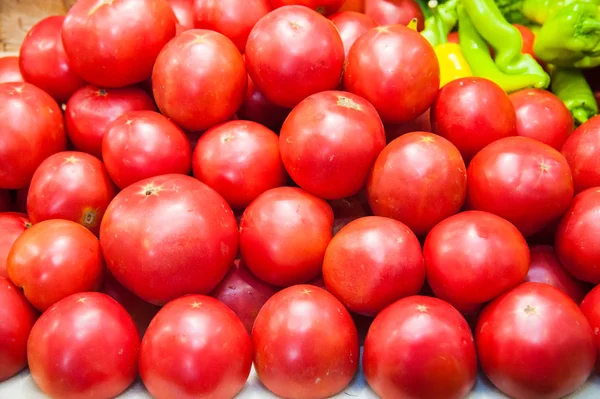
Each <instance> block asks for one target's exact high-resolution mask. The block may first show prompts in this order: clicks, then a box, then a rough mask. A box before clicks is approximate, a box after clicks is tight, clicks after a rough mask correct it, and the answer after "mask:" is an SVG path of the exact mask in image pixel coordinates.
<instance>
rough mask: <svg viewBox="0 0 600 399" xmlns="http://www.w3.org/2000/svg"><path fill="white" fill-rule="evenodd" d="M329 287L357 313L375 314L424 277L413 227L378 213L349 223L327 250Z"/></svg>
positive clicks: (411, 290)
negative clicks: (411, 229) (411, 228)
mask: <svg viewBox="0 0 600 399" xmlns="http://www.w3.org/2000/svg"><path fill="white" fill-rule="evenodd" d="M323 280H324V281H325V286H326V287H327V291H329V292H331V293H332V294H333V295H335V296H336V298H338V299H339V300H340V301H342V303H343V304H344V305H346V307H347V308H348V309H349V310H350V311H352V312H356V313H360V314H365V315H368V316H375V315H376V314H377V313H379V312H380V311H381V310H383V308H385V307H386V306H388V305H390V304H392V303H393V302H395V301H397V300H398V299H400V298H403V297H406V296H409V295H415V294H417V293H418V292H419V291H420V290H421V287H423V283H424V282H425V263H424V261H423V254H422V252H421V244H420V243H419V240H418V239H417V237H416V236H415V235H414V234H413V232H412V231H410V229H409V228H408V227H407V226H406V225H404V224H402V223H400V222H398V221H396V220H394V219H388V218H384V217H379V216H370V217H363V218H360V219H357V220H354V221H353V222H350V223H349V224H348V225H346V226H345V227H344V228H343V229H342V230H340V232H339V233H338V234H336V235H335V237H333V239H332V240H331V243H330V244H329V246H328V247H327V250H326V251H325V259H324V261H323Z"/></svg>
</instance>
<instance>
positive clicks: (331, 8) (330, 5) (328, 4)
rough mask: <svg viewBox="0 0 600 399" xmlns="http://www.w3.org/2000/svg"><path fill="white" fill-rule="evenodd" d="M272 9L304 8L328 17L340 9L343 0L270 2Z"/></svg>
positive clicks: (286, 0)
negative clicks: (295, 6) (296, 6)
mask: <svg viewBox="0 0 600 399" xmlns="http://www.w3.org/2000/svg"><path fill="white" fill-rule="evenodd" d="M270 1H271V5H272V6H273V8H279V7H283V6H293V5H298V6H305V7H308V8H312V9H313V10H315V11H317V12H318V13H319V14H323V15H329V14H333V13H334V12H336V11H337V10H339V9H340V7H341V6H342V4H344V0H270Z"/></svg>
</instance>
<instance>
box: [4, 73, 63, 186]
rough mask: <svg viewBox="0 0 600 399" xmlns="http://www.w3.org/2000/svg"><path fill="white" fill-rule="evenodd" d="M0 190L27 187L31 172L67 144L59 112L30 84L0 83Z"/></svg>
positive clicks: (51, 101)
mask: <svg viewBox="0 0 600 399" xmlns="http://www.w3.org/2000/svg"><path fill="white" fill-rule="evenodd" d="M0 120H1V121H2V125H0V136H1V137H2V145H1V146H0V159H1V160H2V164H1V165H2V167H0V189H2V188H8V189H19V188H23V187H25V186H27V185H28V184H29V181H30V180H31V176H33V172H35V170H36V169H37V167H38V166H39V164H41V163H42V161H43V160H44V159H46V158H48V157H49V156H50V155H52V154H54V153H56V152H59V151H63V150H64V149H65V147H66V145H67V140H66V135H65V129H64V125H63V118H62V112H61V110H60V108H58V105H57V104H56V102H55V101H54V100H53V99H52V97H50V96H49V95H48V94H46V93H45V92H44V91H42V90H40V89H38V88H37V87H35V86H34V85H32V84H29V83H0Z"/></svg>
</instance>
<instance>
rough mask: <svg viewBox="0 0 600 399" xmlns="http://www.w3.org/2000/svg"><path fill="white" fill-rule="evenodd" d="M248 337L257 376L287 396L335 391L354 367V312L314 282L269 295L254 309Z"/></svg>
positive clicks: (320, 395) (356, 358)
mask: <svg viewBox="0 0 600 399" xmlns="http://www.w3.org/2000/svg"><path fill="white" fill-rule="evenodd" d="M252 342H253V344H254V367H255V368H256V372H257V373H258V377H259V378H260V380H261V382H262V383H263V384H264V385H265V386H266V387H267V388H268V389H269V390H270V391H272V392H273V393H274V394H275V395H278V396H283V397H286V398H290V399H296V398H297V399H307V398H313V399H319V398H328V397H330V396H333V395H335V394H336V393H338V392H340V391H341V390H342V389H344V388H345V387H346V385H348V384H349V383H350V381H351V380H352V377H354V374H355V373H356V370H357V368H358V362H359V347H358V333H357V331H356V326H355V325H354V322H353V321H352V317H350V314H349V313H348V311H347V310H346V309H345V308H344V305H342V304H341V303H340V301H338V300H337V299H335V297H334V296H333V295H331V294H330V293H328V292H327V291H325V290H324V289H322V288H318V287H315V286H312V285H296V286H293V287H289V288H286V289H284V290H282V291H280V292H278V293H277V294H275V295H273V296H272V297H271V299H269V300H268V301H267V303H266V304H265V306H263V308H262V309H261V311H260V312H259V313H258V317H257V318H256V321H255V323H254V328H253V329H252Z"/></svg>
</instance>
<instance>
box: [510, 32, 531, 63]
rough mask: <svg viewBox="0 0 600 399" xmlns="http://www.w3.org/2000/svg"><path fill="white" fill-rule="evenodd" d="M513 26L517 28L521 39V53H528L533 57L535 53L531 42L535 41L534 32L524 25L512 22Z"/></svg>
mask: <svg viewBox="0 0 600 399" xmlns="http://www.w3.org/2000/svg"><path fill="white" fill-rule="evenodd" d="M513 26H514V27H515V28H517V29H518V30H519V33H520V34H521V39H522V40H523V45H522V46H521V54H529V55H530V56H532V57H533V58H535V53H534V52H533V42H534V41H535V34H534V33H533V32H532V31H531V29H529V28H528V27H526V26H523V25H519V24H513Z"/></svg>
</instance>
